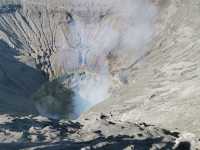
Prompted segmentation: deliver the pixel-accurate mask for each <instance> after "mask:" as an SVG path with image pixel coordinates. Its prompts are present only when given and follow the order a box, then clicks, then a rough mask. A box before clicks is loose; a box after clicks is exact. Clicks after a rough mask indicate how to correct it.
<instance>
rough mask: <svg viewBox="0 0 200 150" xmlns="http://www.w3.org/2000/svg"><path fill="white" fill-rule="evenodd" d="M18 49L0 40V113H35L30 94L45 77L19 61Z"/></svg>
mask: <svg viewBox="0 0 200 150" xmlns="http://www.w3.org/2000/svg"><path fill="white" fill-rule="evenodd" d="M17 55H18V51H17V50H16V49H14V48H11V47H9V45H8V44H7V43H6V42H5V41H3V40H0V113H2V114H3V113H4V114H5V113H9V114H30V113H37V112H36V110H35V108H34V105H33V102H32V101H31V100H30V96H31V95H32V93H34V92H35V91H36V90H37V89H38V88H39V87H40V86H41V84H42V83H43V82H44V81H45V78H44V76H43V74H42V73H41V72H39V71H38V70H36V69H34V68H32V67H30V66H28V65H26V64H23V63H21V62H19V60H17V59H16V57H15V56H17Z"/></svg>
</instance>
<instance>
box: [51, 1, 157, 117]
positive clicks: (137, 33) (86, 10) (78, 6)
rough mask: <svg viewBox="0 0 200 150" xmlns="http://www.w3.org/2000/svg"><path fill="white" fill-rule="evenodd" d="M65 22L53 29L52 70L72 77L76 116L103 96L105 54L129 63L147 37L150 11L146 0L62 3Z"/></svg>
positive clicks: (106, 89)
mask: <svg viewBox="0 0 200 150" xmlns="http://www.w3.org/2000/svg"><path fill="white" fill-rule="evenodd" d="M67 7H68V10H69V13H70V15H69V18H67V20H66V21H64V22H63V23H62V24H61V25H60V27H59V28H58V34H57V41H56V43H57V45H56V46H57V49H58V51H57V53H56V55H55V56H54V57H53V58H52V61H53V62H54V69H55V70H57V72H59V73H61V74H65V73H69V72H86V77H85V78H84V79H80V77H81V76H78V77H77V78H76V77H74V79H73V81H74V82H76V83H75V85H76V86H72V88H73V90H74V91H75V93H76V96H75V113H76V114H77V115H79V114H80V113H81V112H83V111H85V110H87V109H88V108H89V107H91V106H93V105H95V104H96V103H99V102H101V101H102V100H104V99H105V98H107V97H108V96H109V88H110V86H111V84H112V83H111V80H110V74H109V67H108V60H107V55H108V54H109V53H113V54H115V55H118V56H120V58H125V59H124V62H126V61H132V62H133V61H134V60H136V59H137V58H138V57H140V56H141V55H143V54H144V53H145V46H146V44H147V43H148V42H150V40H151V39H152V36H153V32H154V29H153V20H154V18H155V15H156V8H155V7H154V6H153V4H152V3H151V2H150V0H67Z"/></svg>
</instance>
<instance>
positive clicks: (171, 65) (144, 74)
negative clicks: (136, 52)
mask: <svg viewBox="0 0 200 150" xmlns="http://www.w3.org/2000/svg"><path fill="white" fill-rule="evenodd" d="M157 5H158V6H159V8H160V9H159V18H158V20H157V24H156V26H157V27H156V28H157V29H156V32H157V33H156V34H157V37H156V38H155V39H154V42H153V43H154V44H153V46H152V48H151V52H150V53H149V55H147V56H145V57H144V58H143V59H142V60H140V61H139V62H138V63H137V64H135V65H134V66H132V67H131V68H127V69H125V71H127V73H128V77H129V78H128V83H129V84H128V86H124V87H123V88H121V89H120V90H119V92H118V93H117V94H116V95H115V96H113V98H111V100H110V101H106V102H105V103H103V104H101V105H99V106H97V107H95V108H94V109H93V111H91V112H90V113H91V114H93V112H101V108H104V111H105V110H106V108H107V112H112V114H113V115H114V116H115V118H117V119H120V120H122V121H131V122H132V121H133V122H135V121H136V122H137V121H138V122H140V121H145V122H148V123H152V124H156V125H159V126H162V127H165V128H171V129H175V128H178V129H179V130H181V131H183V132H193V133H194V134H196V133H197V134H198V133H199V128H198V126H199V125H200V120H199V102H200V101H199V90H200V89H199V83H200V82H199V80H200V77H199V74H200V70H199V66H200V59H199V58H200V53H199V48H198V47H199V44H200V41H199V30H198V28H199V25H200V20H199V18H198V16H199V10H200V5H199V1H197V0H192V1H186V0H182V1H179V0H175V1H157ZM87 115H88V114H86V116H87Z"/></svg>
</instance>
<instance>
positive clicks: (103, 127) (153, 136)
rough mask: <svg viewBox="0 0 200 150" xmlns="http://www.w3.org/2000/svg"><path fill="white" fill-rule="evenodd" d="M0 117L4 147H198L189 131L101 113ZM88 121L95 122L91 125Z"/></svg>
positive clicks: (169, 149)
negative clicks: (74, 117)
mask: <svg viewBox="0 0 200 150" xmlns="http://www.w3.org/2000/svg"><path fill="white" fill-rule="evenodd" d="M0 117H1V120H4V121H1V123H0V127H1V128H2V130H1V131H0V135H1V137H0V139H1V144H0V148H3V149H6V150H13V149H27V150H28V149H41V150H43V149H44V150H46V149H53V150H54V149H55V150H58V149H59V150H62V149H63V150H64V149H77V150H78V149H87V150H90V149H119V150H122V149H124V150H129V149H136V150H139V149H141V150H146V149H152V150H153V149H164V150H172V149H175V150H182V149H184V150H189V149H190V148H193V149H195V148H196V150H198V147H199V145H198V139H196V138H194V137H192V136H191V135H190V134H187V135H186V134H185V135H182V134H181V133H179V132H172V131H169V130H165V129H161V128H158V127H156V126H153V125H148V124H146V123H130V122H121V121H113V120H112V118H110V116H106V115H104V114H101V115H100V116H99V117H98V118H96V119H95V120H91V119H85V122H84V123H83V125H82V124H80V123H78V122H65V121H55V120H52V121H51V120H49V119H47V118H44V117H39V116H38V117H34V116H26V117H13V116H8V115H7V116H6V115H4V116H0ZM110 119H111V120H110ZM91 122H93V123H94V122H95V125H94V124H93V123H92V124H91ZM9 143H11V144H9ZM49 143H51V144H49ZM194 143H195V145H194Z"/></svg>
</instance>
